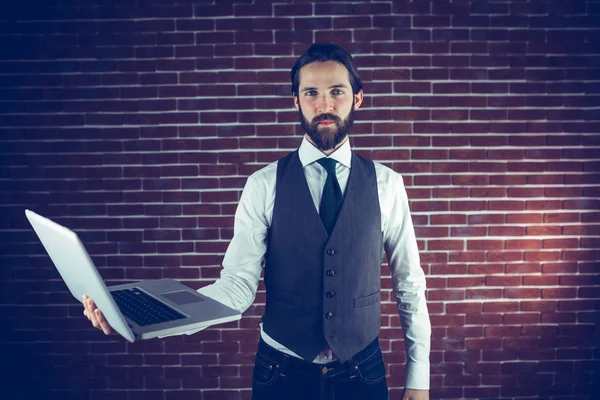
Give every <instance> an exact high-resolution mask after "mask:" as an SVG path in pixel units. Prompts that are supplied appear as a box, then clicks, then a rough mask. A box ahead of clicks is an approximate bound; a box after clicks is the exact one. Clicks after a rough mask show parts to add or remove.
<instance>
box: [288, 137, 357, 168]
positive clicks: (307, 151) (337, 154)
mask: <svg viewBox="0 0 600 400" xmlns="http://www.w3.org/2000/svg"><path fill="white" fill-rule="evenodd" d="M298 157H300V162H301V163H302V168H304V167H306V166H307V165H309V164H312V163H314V162H315V161H317V160H319V159H321V158H323V157H326V156H325V154H323V153H321V150H319V149H317V148H316V147H315V146H314V145H313V144H312V143H311V142H309V141H308V140H307V139H306V136H304V137H303V138H302V144H300V148H299V149H298ZM328 157H329V158H333V159H334V160H336V161H337V162H339V163H340V164H342V165H344V166H345V167H347V168H350V164H351V159H352V150H351V148H350V140H349V139H346V141H345V142H344V144H343V145H341V146H340V147H339V148H338V149H337V150H336V151H334V152H333V153H331V154H330V155H329V156H328Z"/></svg>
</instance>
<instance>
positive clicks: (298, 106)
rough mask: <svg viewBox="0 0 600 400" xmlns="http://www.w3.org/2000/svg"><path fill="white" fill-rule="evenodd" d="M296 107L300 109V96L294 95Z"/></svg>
mask: <svg viewBox="0 0 600 400" xmlns="http://www.w3.org/2000/svg"><path fill="white" fill-rule="evenodd" d="M294 108H296V110H298V111H300V104H298V96H296V95H294Z"/></svg>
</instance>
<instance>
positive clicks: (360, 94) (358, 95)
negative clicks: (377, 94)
mask: <svg viewBox="0 0 600 400" xmlns="http://www.w3.org/2000/svg"><path fill="white" fill-rule="evenodd" d="M362 101H363V91H362V89H361V90H359V91H358V93H356V94H355V95H354V109H355V110H358V107H360V105H361V104H362Z"/></svg>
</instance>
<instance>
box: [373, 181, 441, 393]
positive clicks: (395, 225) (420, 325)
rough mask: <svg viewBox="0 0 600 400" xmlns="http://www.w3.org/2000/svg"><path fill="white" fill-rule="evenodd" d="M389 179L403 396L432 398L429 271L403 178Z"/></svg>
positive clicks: (389, 248)
mask: <svg viewBox="0 0 600 400" xmlns="http://www.w3.org/2000/svg"><path fill="white" fill-rule="evenodd" d="M390 172H391V171H390ZM388 179H389V180H388V183H389V186H388V190H387V191H386V193H387V196H390V197H388V198H387V199H385V201H387V205H388V207H386V209H387V210H388V211H389V214H387V213H386V214H387V215H382V218H385V221H384V225H383V226H384V243H385V251H386V254H387V258H388V262H389V266H390V270H391V272H392V282H393V293H394V295H395V297H396V303H397V307H398V314H399V315H400V323H401V325H402V330H403V332H404V344H405V347H406V385H405V387H406V389H405V391H404V394H403V397H402V398H403V399H405V400H408V399H414V400H420V399H428V398H429V375H430V371H429V352H430V347H431V345H430V343H431V323H430V321H429V312H428V310H427V303H426V300H425V289H426V283H425V274H424V272H423V270H422V269H421V264H420V259H419V251H418V247H417V240H416V237H415V231H414V227H413V223H412V219H411V216H410V210H409V205H408V198H407V195H406V189H405V188H404V183H403V181H402V177H401V176H400V175H399V174H396V173H393V172H391V174H390V176H388Z"/></svg>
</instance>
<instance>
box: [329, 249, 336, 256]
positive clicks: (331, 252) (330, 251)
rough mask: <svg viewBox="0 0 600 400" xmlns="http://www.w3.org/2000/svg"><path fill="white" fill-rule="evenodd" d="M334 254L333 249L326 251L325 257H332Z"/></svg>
mask: <svg viewBox="0 0 600 400" xmlns="http://www.w3.org/2000/svg"><path fill="white" fill-rule="evenodd" d="M334 254H335V250H334V249H327V255H328V256H332V255H334Z"/></svg>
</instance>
